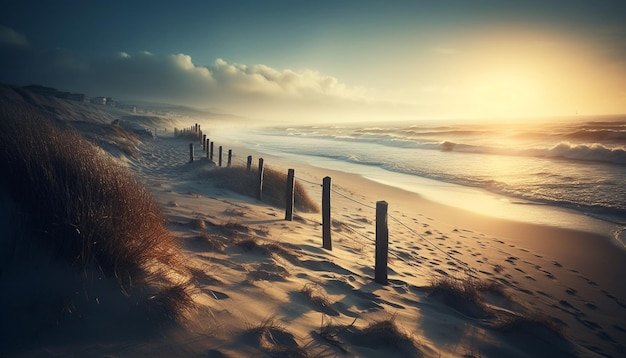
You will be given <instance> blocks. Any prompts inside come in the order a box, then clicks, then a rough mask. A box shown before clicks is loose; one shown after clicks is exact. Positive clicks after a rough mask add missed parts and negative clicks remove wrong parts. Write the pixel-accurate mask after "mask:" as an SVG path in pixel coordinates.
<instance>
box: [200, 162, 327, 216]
mask: <svg viewBox="0 0 626 358" xmlns="http://www.w3.org/2000/svg"><path fill="white" fill-rule="evenodd" d="M263 172H264V175H263V196H262V200H263V202H266V203H268V204H270V205H272V206H275V207H278V208H285V202H286V192H287V191H286V186H287V174H285V173H281V172H279V171H277V170H274V169H270V168H265V169H264V171H263ZM207 175H208V176H209V177H210V178H211V180H215V182H216V183H218V185H220V186H222V187H224V188H227V189H229V190H232V191H234V192H237V193H240V194H243V195H247V196H250V197H257V195H258V177H257V173H256V171H255V170H251V171H248V170H247V169H246V168H245V167H242V166H233V167H230V168H218V170H212V171H210V172H209V173H208V174H207ZM294 207H295V210H298V211H302V212H307V213H310V212H313V213H315V212H319V207H318V205H317V203H316V202H315V201H314V200H312V199H311V198H310V196H309V195H308V194H307V192H306V190H305V189H304V186H303V185H302V184H301V183H299V182H298V181H297V180H296V183H295V188H294Z"/></svg>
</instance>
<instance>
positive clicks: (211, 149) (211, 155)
mask: <svg viewBox="0 0 626 358" xmlns="http://www.w3.org/2000/svg"><path fill="white" fill-rule="evenodd" d="M214 143H215V142H211V161H213V144H214Z"/></svg>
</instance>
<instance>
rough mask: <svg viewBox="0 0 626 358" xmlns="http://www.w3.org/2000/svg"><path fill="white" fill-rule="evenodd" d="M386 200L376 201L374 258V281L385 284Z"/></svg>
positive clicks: (386, 252) (387, 245)
mask: <svg viewBox="0 0 626 358" xmlns="http://www.w3.org/2000/svg"><path fill="white" fill-rule="evenodd" d="M387 206H388V205H387V202H386V201H377V202H376V259H375V264H376V266H375V268H374V281H376V282H377V283H380V284H381V285H386V284H387V260H388V255H389V228H388V226H387Z"/></svg>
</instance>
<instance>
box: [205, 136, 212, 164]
mask: <svg viewBox="0 0 626 358" xmlns="http://www.w3.org/2000/svg"><path fill="white" fill-rule="evenodd" d="M209 142H210V141H209V138H207V139H206V141H205V142H204V147H205V150H206V157H207V159H209V153H210V152H211V151H210V150H209Z"/></svg>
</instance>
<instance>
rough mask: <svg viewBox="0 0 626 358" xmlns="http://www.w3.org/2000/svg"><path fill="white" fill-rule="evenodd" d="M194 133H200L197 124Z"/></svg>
mask: <svg viewBox="0 0 626 358" xmlns="http://www.w3.org/2000/svg"><path fill="white" fill-rule="evenodd" d="M194 133H198V123H196V128H195V131H194Z"/></svg>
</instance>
